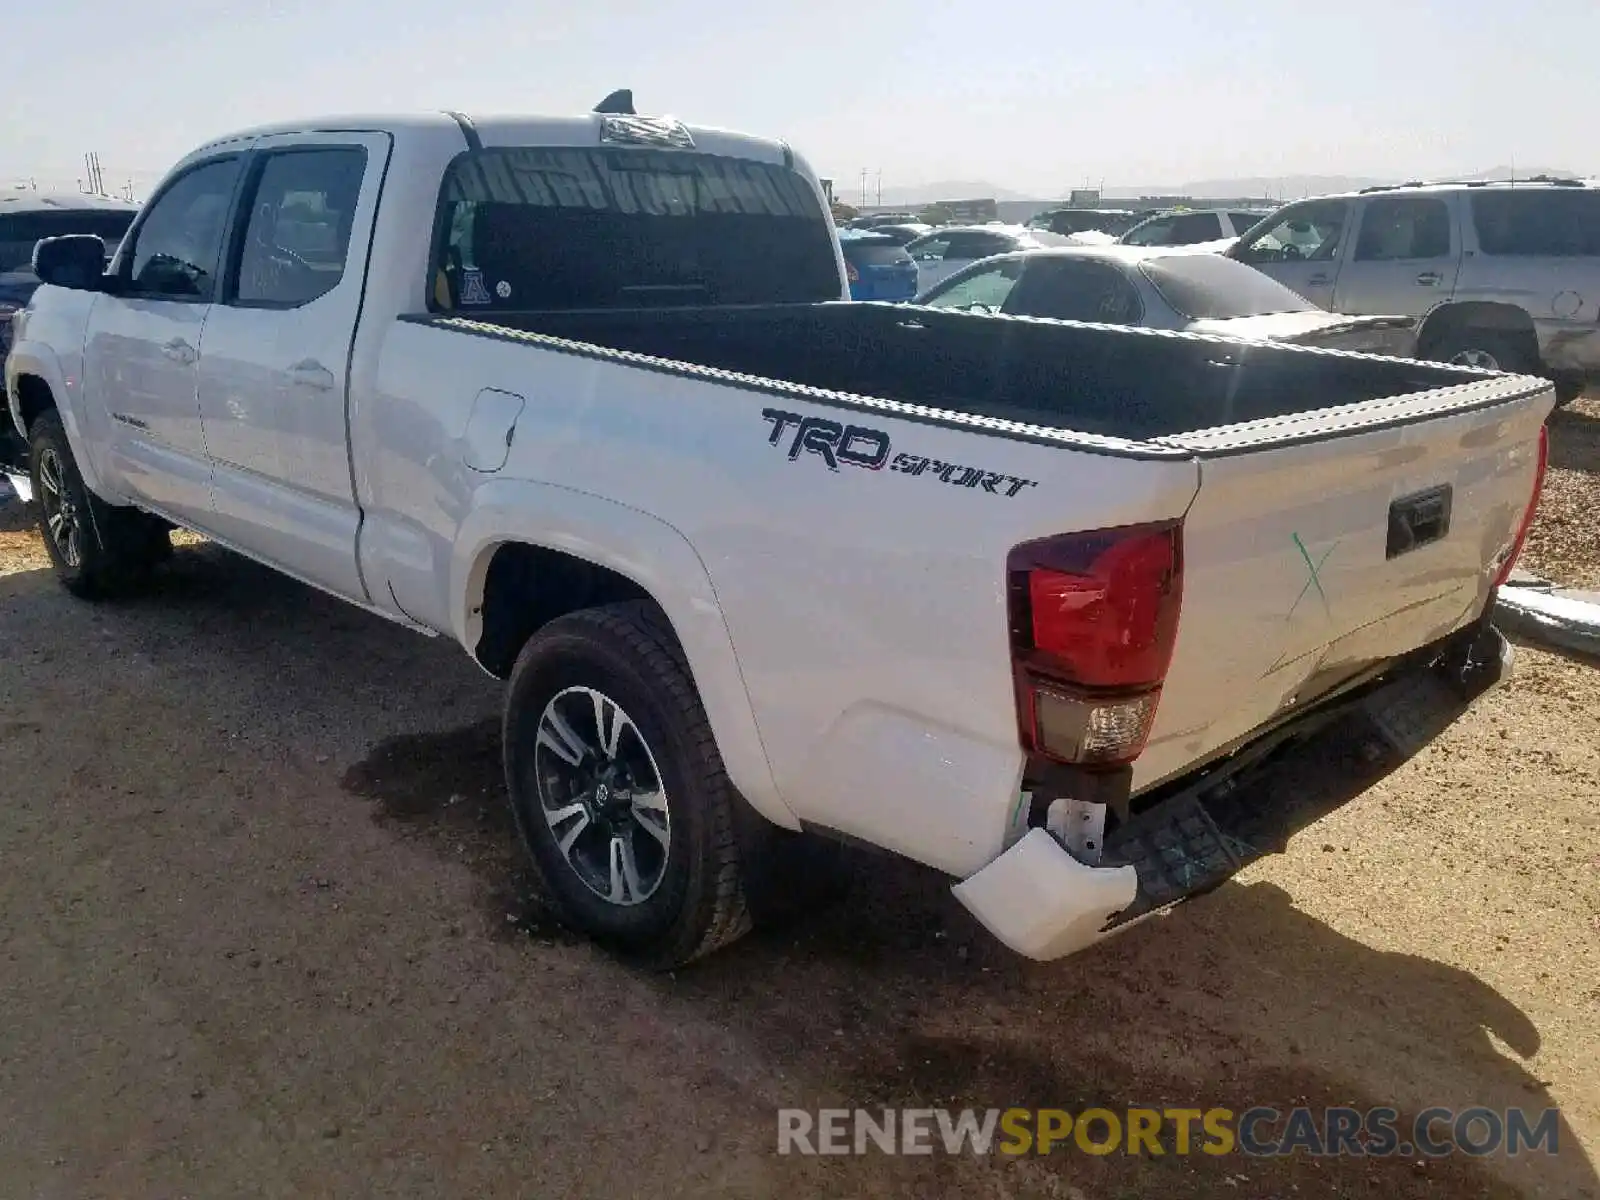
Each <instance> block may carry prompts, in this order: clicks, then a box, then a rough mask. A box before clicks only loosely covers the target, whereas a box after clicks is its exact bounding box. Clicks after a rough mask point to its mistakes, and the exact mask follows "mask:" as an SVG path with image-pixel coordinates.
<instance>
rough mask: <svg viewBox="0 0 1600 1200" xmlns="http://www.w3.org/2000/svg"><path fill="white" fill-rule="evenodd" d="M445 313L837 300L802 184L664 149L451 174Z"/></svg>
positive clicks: (538, 159)
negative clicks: (457, 310)
mask: <svg viewBox="0 0 1600 1200" xmlns="http://www.w3.org/2000/svg"><path fill="white" fill-rule="evenodd" d="M440 203H441V208H442V211H441V213H440V218H439V225H440V229H441V231H442V232H441V236H440V245H439V248H438V250H437V252H436V259H435V264H434V267H435V270H434V280H433V286H432V289H431V290H432V296H433V303H434V306H435V307H436V308H445V309H457V308H460V309H477V310H480V311H495V310H505V309H571V308H636V307H644V306H650V305H701V304H772V303H790V302H793V303H807V302H814V301H819V300H838V299H840V298H841V295H842V292H843V285H842V283H841V280H840V277H839V266H838V260H837V259H836V257H835V250H834V242H833V239H832V237H831V236H830V229H829V225H828V221H827V218H826V216H825V215H824V213H823V211H822V208H821V206H820V204H819V203H818V200H817V197H816V194H815V192H814V190H813V189H812V187H811V185H810V184H809V182H807V180H806V179H805V178H804V177H803V176H801V175H799V174H797V173H795V172H794V171H791V170H788V169H786V168H784V167H780V166H776V165H771V164H767V163H760V162H753V161H749V160H746V159H736V158H723V157H719V156H716V155H710V154H697V153H685V152H683V151H678V150H655V149H648V150H643V149H626V150H624V149H604V150H595V149H561V148H558V149H526V148H512V149H489V150H481V151H476V152H471V153H467V154H463V155H462V156H460V157H459V158H457V159H456V161H455V162H454V163H452V164H451V167H450V169H449V171H448V172H447V173H446V175H445V181H444V189H443V193H442V195H441V200H440Z"/></svg>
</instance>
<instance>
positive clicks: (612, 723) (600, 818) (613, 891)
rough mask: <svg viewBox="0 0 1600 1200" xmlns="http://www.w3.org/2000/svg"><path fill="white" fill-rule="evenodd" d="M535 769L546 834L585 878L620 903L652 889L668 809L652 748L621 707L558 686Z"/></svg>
mask: <svg viewBox="0 0 1600 1200" xmlns="http://www.w3.org/2000/svg"><path fill="white" fill-rule="evenodd" d="M533 768H534V779H535V781H536V784H537V788H538V794H539V807H540V809H541V811H542V812H543V813H544V819H545V822H546V824H547V825H549V827H550V833H551V836H552V837H553V838H554V840H555V843H556V847H557V849H558V850H559V851H560V852H561V857H562V858H563V859H564V860H565V862H566V864H567V866H568V867H569V868H570V869H571V870H572V872H573V873H574V874H575V875H577V877H578V878H579V879H581V880H582V881H583V883H584V885H585V886H586V887H588V888H589V890H590V891H592V892H593V893H594V894H595V895H597V896H599V897H600V898H601V899H603V900H606V901H608V902H609V903H611V904H616V905H620V906H623V907H631V906H632V905H636V904H642V903H643V902H644V901H646V900H648V899H649V898H650V897H651V896H652V895H654V894H655V892H656V889H657V888H659V887H660V886H661V881H662V880H663V879H664V878H665V877H666V872H667V858H668V854H669V852H670V849H671V845H672V836H671V831H672V824H671V817H670V810H669V807H668V803H667V794H666V788H665V786H664V785H663V783H662V780H661V771H660V769H659V768H658V767H657V766H656V759H655V755H654V754H653V753H652V752H651V750H650V746H649V744H648V743H647V742H646V741H645V738H644V735H643V733H641V732H640V730H639V727H638V726H637V725H636V724H634V722H633V719H632V718H631V717H629V716H628V714H627V712H625V711H624V710H623V708H622V706H621V705H620V704H618V703H617V702H616V701H615V700H613V699H612V698H611V697H610V696H607V695H606V694H605V693H604V692H601V691H598V690H597V689H595V688H589V687H569V688H566V689H564V690H563V691H561V692H558V693H557V694H556V695H555V696H554V697H553V698H552V699H551V700H550V702H549V703H548V704H547V705H545V708H544V712H543V713H542V714H540V717H539V726H538V733H537V734H536V736H535V741H534V758H533Z"/></svg>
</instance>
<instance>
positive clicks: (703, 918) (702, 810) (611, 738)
mask: <svg viewBox="0 0 1600 1200" xmlns="http://www.w3.org/2000/svg"><path fill="white" fill-rule="evenodd" d="M504 734H505V737H504V740H505V764H506V782H507V786H508V788H509V790H510V794H511V805H512V809H513V811H514V813H515V815H516V820H517V826H518V829H519V830H520V831H521V834H522V838H523V841H524V842H525V843H526V845H527V847H528V850H529V853H530V854H531V856H532V857H533V860H534V863H535V865H536V866H537V867H538V869H539V873H540V875H541V876H542V877H543V879H544V882H545V885H546V890H547V891H548V893H549V895H550V897H551V898H552V899H553V901H554V902H555V904H556V907H557V908H558V909H559V910H560V913H561V915H562V916H563V918H564V919H565V920H566V921H567V922H568V923H569V924H570V925H572V926H573V927H575V928H577V929H579V930H581V931H582V932H584V933H586V934H588V935H589V936H590V937H592V938H594V939H595V940H596V941H598V942H601V943H602V944H605V945H607V946H609V947H611V948H613V949H615V950H617V951H619V952H621V953H623V954H624V955H626V956H628V957H630V958H633V959H636V960H639V961H640V962H642V963H644V964H646V965H649V966H653V967H657V968H663V969H665V968H671V967H675V966H680V965H682V964H683V963H686V962H688V961H690V960H691V959H694V958H698V957H700V956H701V955H703V954H708V953H710V952H711V951H713V950H715V949H717V948H719V947H721V946H724V945H727V944H728V943H730V942H732V941H734V940H736V939H737V938H738V937H740V936H741V935H742V934H744V933H745V932H746V931H747V930H748V929H749V928H750V917H749V913H748V909H747V906H746V904H745V897H744V891H743V886H742V880H741V873H740V856H739V848H738V838H737V836H736V830H735V824H734V814H735V806H736V805H737V804H739V803H741V801H740V800H739V799H738V798H737V796H736V794H735V792H734V789H733V785H732V784H731V783H730V782H729V780H728V777H727V774H726V772H725V771H724V770H723V766H722V759H721V756H720V755H719V754H718V752H717V746H716V741H715V739H714V738H713V737H712V734H711V727H710V724H709V722H708V721H707V720H706V715H705V710H704V709H703V708H702V706H701V703H700V697H699V695H698V693H697V692H696V691H695V687H694V683H693V681H692V680H691V678H690V676H689V672H688V668H687V666H686V664H685V663H684V661H683V659H682V655H681V652H680V651H679V649H678V647H677V643H676V641H675V640H674V639H673V637H672V635H671V632H670V630H668V629H666V628H665V626H664V623H663V622H662V620H661V619H660V617H659V616H658V615H657V613H656V612H655V610H654V606H653V605H651V604H649V603H648V602H630V603H626V604H614V605H607V606H605V607H602V608H594V609H588V610H585V611H583V612H577V613H572V614H569V615H567V616H564V617H560V618H558V619H557V620H555V621H552V622H551V623H550V624H549V625H547V626H546V627H545V628H544V629H543V630H541V631H540V632H539V633H538V634H536V635H535V636H534V637H533V638H532V639H531V640H530V641H529V642H528V644H527V646H525V647H524V648H523V651H522V653H521V654H520V655H519V656H518V658H517V664H516V667H515V668H514V669H513V671H512V674H511V684H510V691H509V695H508V696H507V700H506V711H505V730H504Z"/></svg>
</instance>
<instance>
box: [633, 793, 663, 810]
mask: <svg viewBox="0 0 1600 1200" xmlns="http://www.w3.org/2000/svg"><path fill="white" fill-rule="evenodd" d="M633 807H634V808H635V809H640V808H643V809H648V810H650V811H651V812H655V813H660V814H661V816H663V817H665V816H666V815H667V797H666V794H665V793H664V792H662V791H661V789H660V788H657V789H656V790H655V791H653V792H635V793H634V795H633Z"/></svg>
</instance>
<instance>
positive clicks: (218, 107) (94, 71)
mask: <svg viewBox="0 0 1600 1200" xmlns="http://www.w3.org/2000/svg"><path fill="white" fill-rule="evenodd" d="M5 8H6V15H5V21H4V28H5V44H6V56H5V57H6V65H5V70H4V72H3V76H0V88H3V89H4V95H5V108H4V113H3V117H0V180H10V179H14V178H17V177H20V176H28V175H33V176H37V177H38V178H39V180H40V181H41V183H42V184H43V183H45V182H46V181H49V182H51V183H62V182H64V183H65V184H66V185H68V186H71V185H72V183H73V181H74V180H75V179H76V178H77V177H78V176H79V175H81V174H82V168H81V163H82V157H83V154H84V152H85V151H87V150H98V151H99V152H100V156H101V160H102V162H103V164H104V167H105V172H106V177H107V182H108V183H110V184H112V185H120V184H121V183H122V182H124V181H126V180H127V179H128V178H129V177H130V176H132V177H133V178H134V179H135V180H136V182H137V184H138V186H140V187H141V188H145V187H148V185H149V183H150V181H151V180H152V177H153V176H155V175H157V174H159V173H160V172H161V171H163V170H164V169H165V168H166V167H167V166H168V165H169V164H170V163H171V162H172V161H173V160H174V159H176V158H178V157H179V156H181V155H182V154H184V153H186V152H187V151H188V150H189V149H191V148H192V147H193V146H195V145H196V144H198V143H200V142H202V141H204V140H206V139H208V138H209V137H211V136H213V135H216V134H220V133H224V132H228V131H229V130H231V129H234V128H237V127H241V126H248V125H252V124H256V123H259V122H263V121H268V120H276V119H279V118H284V117H290V116H296V115H310V114H316V113H333V112H352V111H354V112H370V111H374V110H379V111H383V110H394V109H405V110H411V109H429V108H433V109H436V108H457V109H462V110H465V111H468V112H473V111H478V112H489V111H497V112H558V113H565V112H577V111H583V110H586V109H588V108H590V107H591V106H592V105H593V104H594V103H595V102H597V101H598V100H599V99H600V98H601V97H602V96H603V95H604V94H605V93H607V92H608V91H610V90H612V89H613V88H617V87H632V88H633V89H634V94H635V97H636V100H637V103H638V106H639V109H640V111H641V112H667V113H672V114H673V115H675V116H679V117H682V118H684V119H685V120H689V121H700V122H704V123H707V124H716V125H724V126H729V127H732V128H737V129H744V130H748V131H750V132H753V133H760V134H765V135H770V136H775V137H784V138H787V139H788V140H789V141H790V142H791V143H792V144H793V145H795V146H796V147H797V148H798V149H800V150H801V151H802V152H803V153H805V154H806V155H807V156H808V157H809V158H810V159H811V161H812V163H813V165H815V166H816V168H817V169H818V171H819V172H821V173H822V174H825V175H833V176H835V177H836V178H837V179H838V180H839V182H840V184H841V191H843V192H844V193H845V194H847V195H848V194H849V193H850V189H851V187H852V186H857V187H858V186H859V179H860V171H861V169H862V168H863V167H868V168H871V169H873V170H874V171H876V170H878V169H881V170H882V172H883V181H884V185H885V186H886V187H892V186H895V185H909V184H922V183H932V182H936V181H943V180H953V179H961V180H977V179H983V180H988V181H991V182H993V183H996V184H999V185H1001V186H1004V187H1010V188H1014V189H1017V190H1021V191H1027V192H1032V193H1040V194H1054V193H1059V192H1061V191H1062V190H1063V189H1065V188H1067V187H1070V186H1073V185H1081V184H1082V183H1083V182H1084V181H1085V180H1086V179H1088V180H1092V181H1098V180H1100V179H1101V178H1102V177H1103V178H1104V179H1105V181H1106V182H1107V184H1108V185H1117V184H1155V183H1181V182H1183V181H1185V180H1190V179H1199V178H1211V177H1217V176H1234V175H1292V174H1328V173H1345V174H1374V175H1401V176H1413V175H1419V174H1437V173H1445V172H1454V171H1467V170H1478V169H1483V168H1487V167H1490V166H1493V165H1497V164H1501V163H1505V162H1508V161H1511V160H1513V159H1514V161H1515V162H1516V163H1518V164H1527V165H1539V166H1549V167H1559V168H1565V169H1573V170H1580V171H1585V172H1587V171H1595V170H1600V147H1597V145H1596V139H1595V135H1594V130H1595V127H1596V115H1595V113H1596V102H1597V97H1596V92H1595V89H1594V88H1593V87H1592V86H1590V83H1591V81H1592V80H1593V79H1594V78H1595V72H1596V68H1595V63H1596V52H1597V50H1596V48H1597V47H1600V3H1597V2H1596V0H1527V2H1525V3H1524V4H1522V5H1520V6H1512V7H1508V6H1507V5H1506V4H1504V3H1503V2H1500V0H1338V2H1333V0H1326V2H1322V3H1312V2H1311V0H1275V2H1270V3H1264V2H1263V0H1252V2H1251V3H1248V4H1240V3H1231V2H1226V0H1188V2H1184V0H1122V2H1117V3H1089V4H1077V3H1073V2H1071V0H1054V2H1046V0H1033V2H1027V0H967V2H966V3H961V4H955V3H949V4H942V3H940V2H939V0H860V2H857V3H848V4H847V3H844V2H843V0H744V2H743V3H735V2H733V0H699V2H694V3H689V2H685V0H680V2H678V3H673V2H672V0H653V2H646V0H565V2H562V3H550V2H549V0H543V2H541V0H522V2H520V3H516V2H511V0H457V2H455V3H451V2H450V0H252V2H240V0H141V2H140V3H137V4H135V3H131V2H129V0H38V2H34V3H24V2H23V0H11V2H10V3H7V4H6V5H5ZM852 181H854V183H853V184H852Z"/></svg>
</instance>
